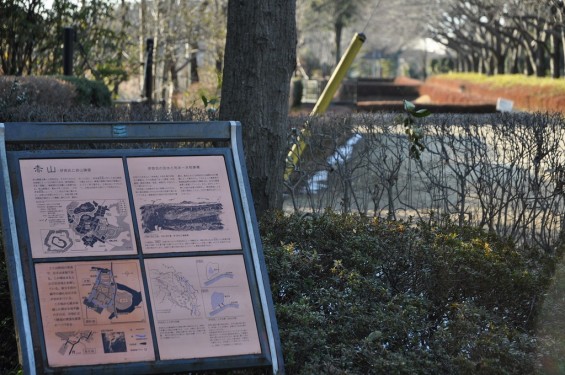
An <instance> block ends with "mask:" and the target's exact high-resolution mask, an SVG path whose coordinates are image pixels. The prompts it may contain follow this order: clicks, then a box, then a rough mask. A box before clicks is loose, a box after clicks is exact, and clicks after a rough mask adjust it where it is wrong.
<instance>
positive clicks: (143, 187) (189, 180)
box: [127, 155, 241, 253]
mask: <svg viewBox="0 0 565 375" xmlns="http://www.w3.org/2000/svg"><path fill="white" fill-rule="evenodd" d="M127 165H128V171H129V178H130V181H131V187H132V192H133V201H134V206H135V210H136V216H137V223H138V227H139V228H140V237H141V245H142V251H143V252H144V253H165V252H181V251H214V250H237V249H241V242H240V238H239V228H238V225H237V221H236V217H235V210H234V205H233V201H232V195H231V189H230V184H229V180H228V175H227V169H226V164H225V160H224V157H223V156H216V155H208V156H162V157H131V158H128V159H127Z"/></svg>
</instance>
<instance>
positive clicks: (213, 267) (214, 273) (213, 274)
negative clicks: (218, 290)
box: [204, 263, 233, 286]
mask: <svg viewBox="0 0 565 375" xmlns="http://www.w3.org/2000/svg"><path fill="white" fill-rule="evenodd" d="M206 278H207V279H208V280H206V281H205V282H204V285H205V286H210V285H214V284H215V283H216V282H218V281H220V280H221V279H223V278H228V279H233V272H231V271H230V272H224V273H220V265H219V263H208V264H207V266H206Z"/></svg>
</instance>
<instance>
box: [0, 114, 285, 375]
mask: <svg viewBox="0 0 565 375" xmlns="http://www.w3.org/2000/svg"><path fill="white" fill-rule="evenodd" d="M241 132H242V129H241V124H240V123H239V122H235V121H229V122H228V121H222V122H220V121H218V122H158V123H155V122H151V123H150V122H137V123H131V122H123V123H102V122H101V123H6V124H2V123H0V162H1V164H0V175H1V176H2V182H1V184H0V195H1V196H0V200H1V202H2V207H4V208H3V210H2V215H1V222H0V223H1V225H2V230H3V232H2V240H3V245H4V251H5V257H6V262H7V266H8V267H7V269H8V270H9V275H8V278H9V282H10V289H11V297H12V306H13V312H14V321H15V326H16V327H15V328H16V334H17V337H18V350H19V354H20V362H21V364H22V368H23V371H24V373H25V374H55V373H56V374H65V375H67V374H68V375H71V374H73V375H74V374H81V375H82V374H85V373H100V372H101V371H103V372H104V373H105V374H113V373H116V374H157V373H159V374H160V373H174V372H186V371H204V370H220V369H231V368H256V367H260V368H270V369H271V370H272V372H273V374H284V365H283V359H282V350H281V345H280V338H279V333H278V327H277V322H276V318H275V313H274V308H273V302H272V296H271V290H270V286H269V280H268V275H267V270H266V266H265V260H264V257H263V250H262V245H261V241H260V238H259V233H258V225H257V219H256V215H255V211H254V208H253V203H252V198H251V193H250V187H249V182H248V176H247V172H246V167H245V160H244V156H243V151H242V136H241ZM141 142H144V143H148V142H151V143H153V144H156V143H159V142H208V143H207V146H206V147H203V148H174V149H170V148H169V149H167V148H163V149H145V148H139V146H137V145H134V146H133V147H132V148H123V147H119V146H118V147H116V146H115V145H116V144H123V143H141ZM217 142H221V144H222V147H217V146H214V145H215V144H217ZM75 143H86V144H104V145H107V144H109V145H110V146H111V147H110V148H107V149H106V148H104V149H98V147H96V146H94V148H95V149H92V148H93V146H90V147H87V149H86V150H71V149H69V147H68V145H69V144H75ZM27 144H42V145H45V144H48V145H50V147H49V149H46V150H33V151H25V150H24V151H22V147H25V145H27ZM66 145H67V146H66ZM88 148H90V149H88ZM195 155H203V156H206V155H221V156H223V157H224V160H225V161H226V169H227V174H228V179H229V185H230V192H231V195H232V200H233V204H234V210H235V216H236V221H237V226H238V231H239V236H240V239H241V247H242V249H240V250H228V251H220V252H216V251H214V255H215V254H218V255H234V254H235V255H243V259H244V264H245V269H246V272H247V281H248V283H249V289H250V293H251V300H252V303H253V311H254V317H255V322H256V324H257V332H258V336H259V342H260V347H261V353H260V354H246V355H239V356H238V355H232V356H222V355H221V354H220V355H219V356H217V357H206V358H193V359H191V358H186V359H175V360H162V359H160V358H159V354H158V349H156V350H155V352H156V359H155V361H149V362H147V361H146V362H128V363H118V364H102V365H99V364H97V365H86V366H69V367H50V366H49V363H48V360H47V354H46V348H45V342H44V337H43V328H42V322H41V314H40V308H39V300H38V290H37V289H38V288H37V285H36V275H35V274H34V271H33V270H34V259H33V257H32V256H31V254H30V252H31V250H30V249H31V246H30V239H29V229H28V222H27V219H26V211H25V203H24V198H23V195H24V194H23V191H22V189H23V187H22V182H21V175H20V171H19V168H18V167H19V164H18V163H19V161H20V160H25V159H65V158H110V157H114V158H122V159H123V160H124V162H125V160H126V159H127V158H131V157H166V156H195ZM126 184H127V185H128V191H130V193H128V195H129V199H130V201H131V200H132V197H131V186H130V184H131V182H130V181H127V179H126ZM132 210H133V208H132ZM132 216H135V214H134V215H132ZM133 225H134V226H135V225H136V224H135V223H133ZM135 233H136V238H135V240H136V242H137V243H140V239H139V228H137V230H136V231H135ZM186 253H187V254H188V255H187V257H190V256H198V255H202V253H201V252H200V253H199V252H197V251H194V250H189V249H187V250H186ZM140 254H141V249H140V248H139V247H138V255H137V256H136V257H134V258H135V259H138V258H139V257H141V255H140ZM106 258H107V257H106ZM62 259H63V261H69V260H70V261H72V260H73V259H66V260H65V259H64V258H62ZM85 259H86V260H87V261H88V260H95V259H96V260H100V259H101V260H107V259H105V258H104V257H96V258H95V257H87V258H85ZM140 259H141V258H140ZM43 262H49V260H43ZM147 277H148V276H147V275H143V280H144V283H145V284H147ZM146 293H148V292H147V288H146ZM148 309H149V308H148ZM149 310H150V309H149ZM149 315H150V316H151V314H149ZM150 325H151V330H152V332H153V341H154V342H155V343H156V340H157V339H156V337H155V322H154V320H153V317H152V316H151V317H150ZM155 347H156V348H157V347H158V345H155Z"/></svg>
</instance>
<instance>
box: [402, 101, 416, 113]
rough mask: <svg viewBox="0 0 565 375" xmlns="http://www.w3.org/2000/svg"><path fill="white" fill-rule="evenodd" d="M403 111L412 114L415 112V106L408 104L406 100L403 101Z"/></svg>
mask: <svg viewBox="0 0 565 375" xmlns="http://www.w3.org/2000/svg"><path fill="white" fill-rule="evenodd" d="M404 110H405V111H408V112H410V113H412V112H414V111H415V110H416V106H415V105H414V103H412V102H409V101H408V100H404Z"/></svg>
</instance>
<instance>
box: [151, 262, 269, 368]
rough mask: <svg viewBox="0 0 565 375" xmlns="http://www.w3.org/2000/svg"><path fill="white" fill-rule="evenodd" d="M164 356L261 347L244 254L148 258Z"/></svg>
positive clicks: (235, 352)
mask: <svg viewBox="0 0 565 375" xmlns="http://www.w3.org/2000/svg"><path fill="white" fill-rule="evenodd" d="M145 268H146V269H147V273H148V278H149V289H150V295H151V300H152V301H153V304H152V309H153V316H154V321H155V330H156V335H157V343H158V345H159V351H160V355H161V358H163V359H182V358H206V357H213V356H218V355H220V356H229V355H242V354H258V353H260V352H261V347H260V345H259V337H258V333H257V327H256V323H255V317H254V314H253V305H252V302H251V297H250V292H249V284H248V282H247V273H246V271H245V265H244V262H243V256H242V255H227V256H206V257H192V258H158V259H146V260H145Z"/></svg>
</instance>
